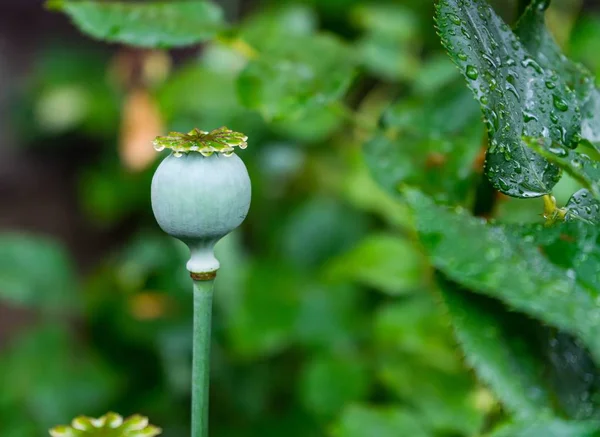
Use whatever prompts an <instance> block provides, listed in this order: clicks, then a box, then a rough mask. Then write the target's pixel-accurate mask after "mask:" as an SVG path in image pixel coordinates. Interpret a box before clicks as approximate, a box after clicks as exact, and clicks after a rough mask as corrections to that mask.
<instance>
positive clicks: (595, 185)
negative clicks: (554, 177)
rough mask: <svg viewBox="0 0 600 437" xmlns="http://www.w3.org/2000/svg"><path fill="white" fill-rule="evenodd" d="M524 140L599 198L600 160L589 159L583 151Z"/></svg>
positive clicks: (529, 139)
mask: <svg viewBox="0 0 600 437" xmlns="http://www.w3.org/2000/svg"><path fill="white" fill-rule="evenodd" d="M525 142H526V143H527V145H528V146H529V147H531V148H532V149H533V150H535V151H536V152H538V153H539V154H541V155H542V156H544V157H545V158H546V159H547V160H548V161H550V162H552V163H554V164H555V165H557V166H558V167H560V168H562V169H563V170H564V171H566V172H567V173H569V174H570V175H571V176H572V177H573V178H575V179H576V180H578V181H579V182H580V183H581V184H583V186H584V187H585V188H587V189H588V190H589V191H590V192H591V193H592V194H593V195H594V197H595V198H596V199H598V200H600V162H598V161H595V160H593V159H591V158H590V157H589V156H588V155H586V154H585V153H580V152H576V151H575V150H571V149H567V148H563V147H560V146H559V145H553V146H551V147H549V148H547V147H545V146H542V145H541V141H538V140H534V139H531V138H526V139H525Z"/></svg>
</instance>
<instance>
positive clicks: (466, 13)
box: [436, 0, 580, 197]
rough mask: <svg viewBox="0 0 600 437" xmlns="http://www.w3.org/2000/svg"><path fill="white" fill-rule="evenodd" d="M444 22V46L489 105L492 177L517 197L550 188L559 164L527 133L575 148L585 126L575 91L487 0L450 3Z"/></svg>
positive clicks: (443, 7) (440, 12) (440, 16)
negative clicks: (526, 139)
mask: <svg viewBox="0 0 600 437" xmlns="http://www.w3.org/2000/svg"><path fill="white" fill-rule="evenodd" d="M436 19H437V25H438V29H439V32H440V35H441V38H442V43H443V44H444V46H445V47H446V48H447V50H448V52H449V54H450V56H451V58H452V59H453V61H454V62H455V63H456V65H457V66H458V67H459V69H460V70H461V71H462V72H463V74H464V76H465V78H466V79H467V84H468V86H469V88H471V90H472V91H473V93H474V94H475V97H476V98H477V99H478V100H479V102H480V103H481V109H482V111H483V114H484V117H485V120H486V125H487V129H488V132H489V135H490V148H489V150H488V154H487V159H486V174H487V175H488V177H489V179H490V181H491V182H492V184H493V185H494V187H495V188H497V189H498V190H500V191H502V192H503V193H505V194H508V195H510V196H515V197H536V196H540V195H543V194H546V193H549V192H550V190H551V189H552V187H553V186H554V185H555V184H556V183H557V182H558V179H559V172H558V169H557V168H556V167H555V166H553V165H549V164H548V162H547V161H546V160H545V159H544V158H542V157H540V156H539V155H537V154H535V153H534V152H533V151H531V150H530V149H529V148H528V147H527V146H526V145H525V144H523V141H522V140H521V137H522V136H523V135H524V136H532V137H544V138H549V139H551V140H553V141H555V142H558V143H561V144H563V145H570V144H571V143H572V142H573V140H574V138H575V135H576V134H577V133H578V132H579V127H580V117H579V113H578V110H577V108H578V106H577V102H576V99H575V95H574V94H573V93H572V92H570V91H569V90H568V88H567V86H566V84H565V83H564V82H563V80H562V78H560V77H556V76H553V75H552V74H551V73H549V72H546V71H544V70H543V69H542V68H541V67H540V65H539V64H538V63H537V62H536V61H535V60H534V59H533V58H532V57H531V56H530V54H529V53H528V52H527V51H526V49H525V48H524V47H523V46H522V44H521V43H520V41H519V40H518V39H517V37H516V36H515V35H514V34H513V33H512V32H511V30H510V29H509V27H508V26H507V25H506V24H505V23H504V22H503V21H502V20H501V19H500V18H499V17H498V16H497V15H496V14H495V12H494V11H493V10H492V8H491V7H490V6H489V5H488V4H487V2H486V1H485V0H467V1H460V2H459V1H458V0H447V1H442V2H440V3H438V7H437V14H436ZM475 37H476V38H475ZM555 125H558V126H561V127H562V128H563V129H560V130H558V129H554V126H555Z"/></svg>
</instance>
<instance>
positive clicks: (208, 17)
mask: <svg viewBox="0 0 600 437" xmlns="http://www.w3.org/2000/svg"><path fill="white" fill-rule="evenodd" d="M48 4H49V6H50V7H52V8H53V9H58V10H61V11H63V12H64V13H66V14H67V15H68V16H69V17H70V18H71V19H72V20H73V23H74V24H75V25H76V26H77V27H78V28H79V30H81V31H82V32H83V33H85V34H87V35H89V36H91V37H93V38H97V39H102V40H106V41H109V42H118V43H123V44H128V45H132V46H140V47H160V48H169V47H182V46H189V45H193V44H198V43H200V42H203V41H206V40H208V39H211V38H213V37H214V36H215V35H216V34H217V33H218V32H219V31H220V30H221V29H222V28H223V27H224V23H223V13H222V11H221V9H220V8H219V7H218V6H217V5H215V4H214V3H212V2H209V1H199V0H193V1H169V2H165V1H162V2H146V3H132V2H124V1H120V2H97V1H90V0H83V1H79V0H58V1H51V2H49V3H48Z"/></svg>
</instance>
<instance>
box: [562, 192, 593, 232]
mask: <svg viewBox="0 0 600 437" xmlns="http://www.w3.org/2000/svg"><path fill="white" fill-rule="evenodd" d="M565 209H566V217H565V218H566V219H567V220H582V221H584V222H586V223H589V224H596V225H597V224H600V201H599V200H598V199H596V198H594V196H593V195H592V193H590V192H589V191H588V190H586V189H585V188H582V189H581V190H579V191H577V192H576V193H575V194H573V196H571V198H570V199H569V202H568V203H567V205H566V206H565Z"/></svg>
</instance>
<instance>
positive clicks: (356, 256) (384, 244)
mask: <svg viewBox="0 0 600 437" xmlns="http://www.w3.org/2000/svg"><path fill="white" fill-rule="evenodd" d="M326 274H327V276H328V277H329V278H331V279H333V280H344V279H345V280H351V281H357V282H360V283H362V284H364V285H367V286H370V287H373V288H375V289H377V290H381V291H383V292H385V293H388V294H391V295H396V294H401V293H405V292H408V291H414V290H416V289H418V288H419V286H422V285H423V280H424V277H425V274H426V266H425V265H424V263H423V259H422V256H421V254H420V252H419V251H418V250H417V248H416V247H415V246H414V244H413V243H412V242H411V241H409V240H407V239H405V238H400V237H395V236H392V235H385V234H381V235H370V236H368V237H367V238H366V239H365V240H363V241H361V242H360V243H359V244H358V246H356V247H354V248H353V249H352V250H351V251H350V252H348V253H345V254H343V255H341V256H339V257H338V258H336V259H334V260H332V261H331V262H330V265H329V267H328V268H327V273H326Z"/></svg>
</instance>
